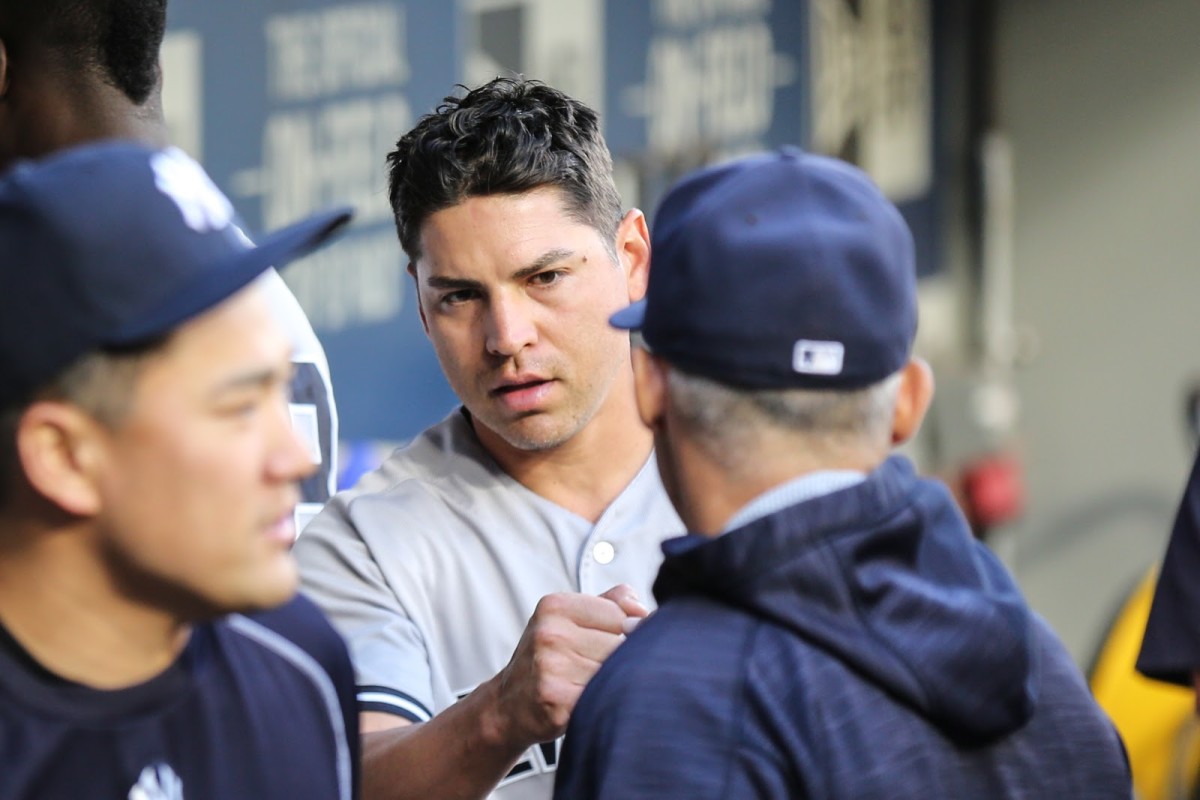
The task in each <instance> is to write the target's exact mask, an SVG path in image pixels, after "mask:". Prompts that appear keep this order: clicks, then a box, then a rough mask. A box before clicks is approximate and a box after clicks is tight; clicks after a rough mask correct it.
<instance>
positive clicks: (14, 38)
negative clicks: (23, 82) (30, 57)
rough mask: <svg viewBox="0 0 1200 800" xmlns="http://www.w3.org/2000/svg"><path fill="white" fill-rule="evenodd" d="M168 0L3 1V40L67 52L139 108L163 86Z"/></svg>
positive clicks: (0, 7)
mask: <svg viewBox="0 0 1200 800" xmlns="http://www.w3.org/2000/svg"><path fill="white" fill-rule="evenodd" d="M166 27H167V0H0V38H3V39H4V40H5V41H6V42H9V43H10V44H16V45H20V44H38V45H41V46H45V47H49V48H51V49H54V50H57V51H59V52H61V53H62V54H63V55H64V57H65V58H66V59H67V60H68V61H69V63H74V64H78V65H79V67H80V68H81V69H85V70H96V71H97V72H98V73H99V74H100V75H102V76H103V77H104V78H105V80H107V81H109V82H110V83H112V84H113V85H114V86H116V87H117V88H118V89H119V90H121V92H122V93H124V94H125V95H126V96H127V97H128V98H129V99H130V100H132V101H133V102H134V103H136V104H137V105H141V104H142V103H144V102H146V100H147V99H149V97H150V93H151V92H152V91H153V90H154V87H155V86H156V85H157V83H158V55H159V49H160V48H161V47H162V40H163V35H164V33H165V32H166Z"/></svg>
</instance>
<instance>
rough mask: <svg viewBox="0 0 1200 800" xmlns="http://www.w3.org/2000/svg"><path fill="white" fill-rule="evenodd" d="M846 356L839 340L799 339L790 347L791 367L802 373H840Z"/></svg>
mask: <svg viewBox="0 0 1200 800" xmlns="http://www.w3.org/2000/svg"><path fill="white" fill-rule="evenodd" d="M845 358H846V346H845V345H844V344H842V343H841V342H814V341H811V340H809V339H801V340H800V341H798V342H796V346H795V347H794V348H792V369H794V370H795V371H796V372H799V373H801V374H803V375H840V374H841V373H842V363H843V362H844V361H845Z"/></svg>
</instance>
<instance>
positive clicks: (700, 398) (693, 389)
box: [667, 367, 900, 463]
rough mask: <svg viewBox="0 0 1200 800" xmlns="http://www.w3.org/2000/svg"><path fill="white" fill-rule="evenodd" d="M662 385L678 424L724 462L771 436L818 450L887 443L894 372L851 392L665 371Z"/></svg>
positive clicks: (896, 377) (896, 385)
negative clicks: (737, 383)
mask: <svg viewBox="0 0 1200 800" xmlns="http://www.w3.org/2000/svg"><path fill="white" fill-rule="evenodd" d="M667 385H668V388H669V391H670V396H671V403H672V406H673V408H674V409H675V412H676V413H677V414H678V415H679V417H680V419H681V420H682V421H683V423H684V425H686V426H688V428H689V430H690V432H691V433H692V434H694V435H695V436H696V438H697V440H698V441H699V442H700V443H701V445H702V446H703V447H704V448H705V450H706V451H707V452H708V453H709V454H710V455H711V456H713V457H714V458H716V459H717V460H719V461H720V462H722V463H730V461H731V459H732V460H737V459H740V458H745V457H746V456H748V455H752V452H751V451H752V449H753V445H754V442H755V440H756V439H761V438H762V437H764V436H770V435H771V434H772V433H785V434H789V435H791V436H793V437H796V436H799V437H803V438H804V439H806V440H809V441H810V442H811V443H812V445H813V446H814V447H821V448H824V447H838V446H842V445H845V444H855V443H867V444H874V443H881V442H882V443H889V442H890V436H891V431H892V427H891V426H892V416H893V413H894V411H895V407H896V394H897V391H898V390H899V386H900V373H898V372H897V373H895V374H893V375H890V376H889V377H887V378H884V379H883V380H882V381H879V382H878V383H874V384H871V385H870V386H867V387H864V388H862V389H856V390H853V391H835V390H829V389H741V388H738V387H734V386H729V385H727V384H724V383H721V382H719V381H715V380H712V379H711V378H705V377H702V376H699V375H694V374H691V373H687V372H683V371H681V370H679V369H676V368H675V367H670V368H669V369H668V372H667Z"/></svg>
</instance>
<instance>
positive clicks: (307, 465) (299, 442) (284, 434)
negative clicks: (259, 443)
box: [267, 402, 317, 483]
mask: <svg viewBox="0 0 1200 800" xmlns="http://www.w3.org/2000/svg"><path fill="white" fill-rule="evenodd" d="M267 470H268V472H269V473H270V475H271V477H272V478H274V479H275V480H278V481H283V482H288V483H293V482H297V481H301V480H304V479H305V478H307V477H308V476H309V475H312V474H313V473H314V472H316V471H317V463H316V462H315V461H314V460H313V455H312V451H311V450H310V447H309V443H308V441H307V440H306V439H305V438H304V436H302V435H301V434H300V433H299V432H298V431H297V430H296V428H295V426H294V425H293V424H292V417H291V413H290V411H289V408H288V405H287V403H286V402H284V403H282V404H280V407H279V412H278V413H277V414H276V422H275V423H274V424H273V425H272V438H271V449H270V455H269V457H268V460H267Z"/></svg>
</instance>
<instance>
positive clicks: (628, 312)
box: [608, 300, 646, 331]
mask: <svg viewBox="0 0 1200 800" xmlns="http://www.w3.org/2000/svg"><path fill="white" fill-rule="evenodd" d="M645 321H646V301H645V300H639V301H637V302H636V303H634V304H633V305H631V306H626V307H625V308H622V309H621V310H620V311H618V312H617V313H615V314H613V315H612V316H611V317H609V318H608V324H609V325H612V326H613V327H614V328H621V329H622V330H627V331H640V330H641V329H642V323H644V322H645Z"/></svg>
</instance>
